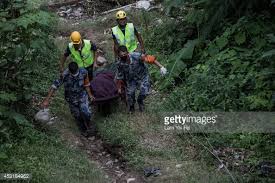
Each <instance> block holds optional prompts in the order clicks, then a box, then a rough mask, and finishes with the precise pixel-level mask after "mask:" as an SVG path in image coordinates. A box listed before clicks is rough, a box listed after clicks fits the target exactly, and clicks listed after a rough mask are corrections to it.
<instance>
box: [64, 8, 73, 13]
mask: <svg viewBox="0 0 275 183" xmlns="http://www.w3.org/2000/svg"><path fill="white" fill-rule="evenodd" d="M71 12H72V8H69V9H68V10H66V11H64V13H66V14H69V13H71Z"/></svg>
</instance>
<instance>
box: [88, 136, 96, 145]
mask: <svg viewBox="0 0 275 183" xmlns="http://www.w3.org/2000/svg"><path fill="white" fill-rule="evenodd" d="M88 140H90V141H94V140H95V137H89V138H88ZM92 146H95V145H92Z"/></svg>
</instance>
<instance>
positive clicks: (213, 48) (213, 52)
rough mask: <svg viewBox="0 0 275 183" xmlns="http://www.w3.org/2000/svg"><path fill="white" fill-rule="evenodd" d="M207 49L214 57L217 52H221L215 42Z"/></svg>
mask: <svg viewBox="0 0 275 183" xmlns="http://www.w3.org/2000/svg"><path fill="white" fill-rule="evenodd" d="M207 51H208V53H209V55H210V56H212V57H213V56H215V55H216V54H217V53H219V48H218V47H217V46H216V44H215V43H211V44H210V46H209V48H208V50H207Z"/></svg>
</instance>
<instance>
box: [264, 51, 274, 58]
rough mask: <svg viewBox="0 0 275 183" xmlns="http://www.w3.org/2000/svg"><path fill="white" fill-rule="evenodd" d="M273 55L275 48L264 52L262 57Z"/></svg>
mask: <svg viewBox="0 0 275 183" xmlns="http://www.w3.org/2000/svg"><path fill="white" fill-rule="evenodd" d="M273 55H275V49H273V50H269V51H267V52H264V53H263V55H262V58H266V57H271V56H273Z"/></svg>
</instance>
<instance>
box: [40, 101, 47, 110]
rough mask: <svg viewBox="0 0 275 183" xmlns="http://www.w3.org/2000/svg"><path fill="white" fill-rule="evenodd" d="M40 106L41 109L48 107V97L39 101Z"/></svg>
mask: <svg viewBox="0 0 275 183" xmlns="http://www.w3.org/2000/svg"><path fill="white" fill-rule="evenodd" d="M40 107H41V108H42V109H45V108H48V107H49V100H48V99H45V100H44V101H43V102H42V103H41V105H40Z"/></svg>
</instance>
